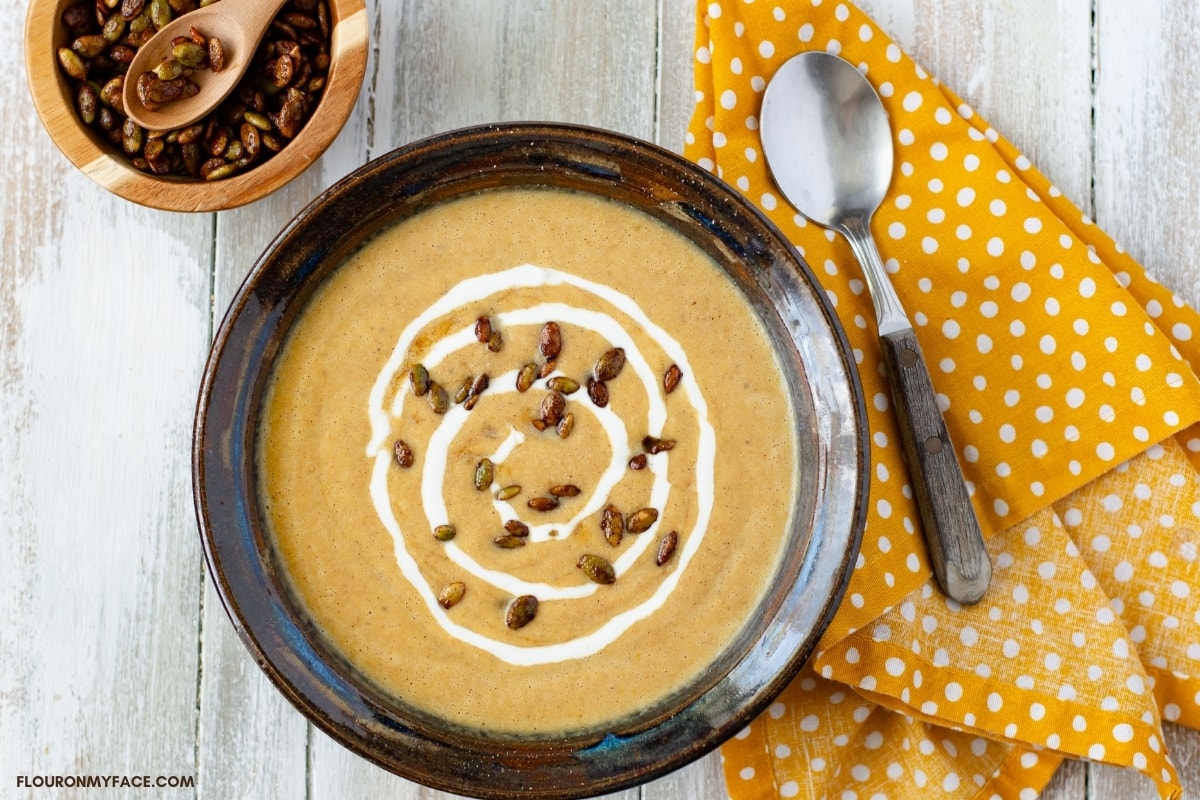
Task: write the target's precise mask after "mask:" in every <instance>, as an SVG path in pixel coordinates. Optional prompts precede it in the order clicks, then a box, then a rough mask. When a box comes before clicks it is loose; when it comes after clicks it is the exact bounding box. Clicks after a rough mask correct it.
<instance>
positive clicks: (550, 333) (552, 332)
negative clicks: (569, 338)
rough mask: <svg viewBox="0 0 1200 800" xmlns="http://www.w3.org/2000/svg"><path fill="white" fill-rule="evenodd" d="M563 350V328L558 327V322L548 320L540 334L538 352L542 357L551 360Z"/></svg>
mask: <svg viewBox="0 0 1200 800" xmlns="http://www.w3.org/2000/svg"><path fill="white" fill-rule="evenodd" d="M561 350H562V330H561V329H560V328H559V327H558V323H557V322H547V323H546V324H545V325H544V326H542V332H541V333H540V334H538V352H539V353H541V354H542V357H543V358H545V359H547V360H549V359H552V358H557V357H558V354H559V352H560V351H561Z"/></svg>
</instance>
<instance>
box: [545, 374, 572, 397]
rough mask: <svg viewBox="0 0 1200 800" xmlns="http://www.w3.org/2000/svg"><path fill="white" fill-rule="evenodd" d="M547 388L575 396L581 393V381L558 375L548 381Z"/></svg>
mask: <svg viewBox="0 0 1200 800" xmlns="http://www.w3.org/2000/svg"><path fill="white" fill-rule="evenodd" d="M546 388H548V389H553V390H554V391H556V392H562V393H563V394H574V393H575V392H578V391H579V381H577V380H575V379H574V378H568V377H567V376H566V375H556V376H555V377H553V378H551V379H550V380H548V381H546Z"/></svg>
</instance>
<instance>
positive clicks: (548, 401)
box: [540, 390, 567, 425]
mask: <svg viewBox="0 0 1200 800" xmlns="http://www.w3.org/2000/svg"><path fill="white" fill-rule="evenodd" d="M566 408H567V399H566V398H565V397H563V396H562V392H558V391H553V390H551V391H550V393H549V394H547V395H546V396H545V397H543V398H542V404H541V407H540V411H541V412H542V420H543V421H544V422H545V423H546V424H547V425H557V424H558V421H559V420H560V419H562V416H563V412H564V411H565V410H566Z"/></svg>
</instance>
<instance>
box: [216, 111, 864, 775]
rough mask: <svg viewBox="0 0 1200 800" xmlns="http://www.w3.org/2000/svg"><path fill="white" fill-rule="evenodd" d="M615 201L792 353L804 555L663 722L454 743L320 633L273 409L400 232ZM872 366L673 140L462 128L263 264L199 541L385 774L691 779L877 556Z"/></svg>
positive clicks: (355, 747)
mask: <svg viewBox="0 0 1200 800" xmlns="http://www.w3.org/2000/svg"><path fill="white" fill-rule="evenodd" d="M522 185H534V186H553V187H561V188H568V189H573V190H577V191H583V192H589V193H593V194H596V195H600V196H603V197H608V198H612V199H616V200H618V201H621V202H624V203H627V204H629V205H632V206H633V207H635V208H637V209H639V210H641V211H642V212H644V213H647V214H649V215H651V216H653V217H656V218H657V219H660V220H662V221H664V222H665V223H667V224H668V225H669V226H671V227H673V228H675V229H676V230H678V231H680V232H682V233H683V234H684V235H685V236H688V237H689V238H691V239H692V241H694V242H695V243H697V244H698V245H699V246H700V247H701V248H702V249H704V250H705V251H706V252H708V253H709V254H710V255H712V256H713V258H714V259H715V260H716V261H717V262H718V263H719V264H720V265H721V266H722V267H723V268H724V269H725V270H726V272H727V273H728V274H729V276H730V279H731V280H732V281H733V282H734V283H735V284H736V285H738V286H739V287H740V288H741V290H742V292H743V293H744V294H745V295H746V296H747V298H748V299H749V300H750V301H751V304H752V306H753V307H754V308H755V309H756V311H757V312H758V313H759V316H760V317H761V318H763V321H764V325H765V327H766V328H767V330H768V333H769V334H770V335H771V336H772V338H773V339H774V340H775V344H776V348H777V351H778V352H779V355H780V361H781V363H782V364H783V367H784V373H785V375H786V377H787V379H788V381H789V391H791V392H792V393H793V396H794V398H795V406H796V416H797V436H798V439H799V441H800V458H801V460H802V465H803V466H802V468H801V470H800V471H799V472H800V477H799V478H798V482H797V491H796V505H795V510H794V514H793V517H794V523H793V525H794V530H793V531H792V532H791V534H790V535H791V536H792V539H791V544H792V547H790V548H789V549H788V552H787V554H786V555H785V558H784V562H783V564H782V565H781V566H780V568H779V572H778V575H777V578H776V579H775V580H774V581H773V582H772V584H771V586H770V588H769V589H768V591H767V595H766V597H765V599H764V600H763V602H762V604H761V605H760V607H759V609H757V610H756V612H755V613H754V614H752V615H751V617H752V619H753V621H752V622H751V623H749V624H748V625H747V628H746V631H744V632H743V634H741V635H739V637H737V638H735V640H734V642H733V643H731V645H730V647H729V648H728V652H727V653H726V654H725V655H724V656H722V658H721V659H719V661H718V664H717V665H715V666H714V667H713V668H712V669H710V670H709V671H708V672H707V673H706V674H705V676H704V678H703V680H702V681H701V682H698V683H697V685H696V686H695V687H692V690H691V691H684V692H681V693H679V694H678V695H677V696H673V697H671V698H667V699H666V700H664V701H663V703H661V704H659V706H656V707H655V708H653V709H649V710H648V712H647V715H646V716H645V717H644V718H640V719H639V720H637V721H634V722H631V723H630V724H628V725H624V724H619V725H615V726H613V727H612V728H610V729H606V730H603V731H592V732H586V733H581V734H579V735H572V736H567V737H563V738H557V739H536V740H535V739H515V738H505V737H496V736H487V735H484V734H482V733H478V732H472V731H466V730H462V729H456V728H453V727H452V726H449V725H447V724H444V723H439V721H438V720H436V719H431V718H430V717H429V715H427V714H423V713H420V712H415V711H413V710H411V709H408V708H406V707H405V706H404V705H403V704H402V702H400V701H397V700H396V699H395V698H390V697H388V696H387V695H386V694H385V693H383V692H382V691H380V690H378V689H376V688H374V687H373V686H372V685H371V684H369V683H368V682H367V681H365V679H362V678H361V677H360V676H358V675H357V673H356V672H355V670H354V669H353V668H352V667H350V666H348V665H347V664H345V663H344V662H343V661H342V660H341V659H340V658H339V657H338V656H336V654H334V653H333V651H332V648H330V647H329V646H328V645H326V644H325V643H324V641H323V639H322V638H321V637H320V636H319V635H316V634H315V633H314V631H313V630H312V629H311V628H312V626H311V623H310V622H308V621H307V620H306V619H305V617H304V614H303V613H302V612H300V611H299V610H298V609H299V605H298V604H297V603H295V602H294V601H293V600H292V598H291V595H290V592H289V590H288V588H287V585H286V582H285V577H284V575H283V574H282V569H281V568H279V567H278V566H277V564H276V562H275V558H274V555H273V553H272V546H271V543H270V539H269V537H268V535H267V534H266V533H265V532H264V530H263V524H262V522H261V520H260V516H259V512H258V507H257V498H256V496H255V491H254V490H255V485H256V478H255V468H256V467H255V464H254V463H253V462H254V458H253V454H254V452H255V444H254V442H255V435H256V424H255V418H256V413H257V408H258V404H259V402H260V398H261V395H262V392H263V389H264V385H265V383H266V380H267V378H268V376H269V374H270V369H271V363H272V361H273V359H274V357H275V355H276V354H277V352H278V350H279V347H280V345H281V342H282V339H283V337H284V335H285V334H286V331H287V328H288V327H289V325H290V323H291V321H292V320H293V319H294V318H295V317H296V315H297V313H298V311H299V310H300V308H302V306H303V304H304V302H305V301H306V300H307V298H308V297H309V296H310V295H311V292H312V290H313V288H314V287H315V286H316V285H317V284H318V283H319V282H320V280H321V279H322V277H323V276H324V275H326V274H328V273H329V272H331V271H332V270H333V269H335V268H336V266H337V265H338V264H340V263H342V262H343V261H344V260H345V258H346V257H347V256H348V255H349V254H350V253H351V252H353V251H354V250H355V249H356V248H357V247H358V246H359V245H360V244H361V243H362V242H363V241H364V240H365V239H367V238H369V237H370V236H371V235H372V234H373V233H375V232H376V231H378V230H380V229H381V228H382V227H384V226H387V225H390V224H393V223H394V222H395V221H397V220H399V219H403V218H405V217H406V216H409V215H411V214H413V213H415V212H417V211H419V210H420V209H422V208H424V207H427V206H428V205H430V204H434V203H439V202H443V201H445V200H448V199H452V198H454V197H456V196H459V195H462V194H466V193H474V192H479V191H486V190H489V189H494V188H501V187H511V186H522ZM854 363H855V362H854V359H853V355H852V352H851V349H850V346H849V344H848V342H847V340H846V337H845V334H844V331H843V330H842V328H841V326H840V325H839V323H838V321H837V318H836V317H835V315H834V313H833V309H832V306H831V304H830V302H829V299H828V298H827V297H826V294H825V291H824V290H823V289H822V288H821V286H820V285H819V284H818V282H817V280H816V279H815V277H814V276H813V274H812V272H811V270H810V269H809V268H808V266H807V265H806V264H805V263H804V261H803V260H802V258H801V257H800V255H799V254H798V253H797V252H796V250H795V248H794V247H792V245H791V244H790V243H789V242H788V241H787V240H786V239H785V238H784V236H783V235H782V233H780V232H779V230H778V229H776V228H775V226H774V225H772V223H771V222H770V221H769V220H767V218H766V217H765V216H763V215H762V214H761V213H760V212H759V211H758V210H757V209H755V208H754V207H753V206H752V205H751V204H750V203H749V202H747V201H746V200H745V199H744V198H743V197H742V196H741V195H740V194H739V193H738V192H737V191H736V190H735V189H733V188H732V187H730V186H729V185H727V184H725V183H724V182H723V181H721V180H719V179H717V178H715V177H714V176H713V175H711V174H710V173H708V172H707V171H705V170H703V169H701V168H700V167H698V166H696V165H695V164H692V163H691V162H689V161H686V160H685V159H683V158H682V157H680V156H678V155H676V154H674V153H671V152H670V151H668V150H665V149H663V148H661V147H658V146H656V145H653V144H650V143H647V142H644V141H641V140H638V139H634V138H631V137H628V136H624V135H621V134H617V133H612V132H608V131H603V130H598V129H594V128H587V127H582V126H577V125H566V124H555V123H511V124H497V125H487V126H479V127H474V128H468V129H463V130H457V131H451V132H448V133H444V134H441V135H437V136H433V137H431V138H428V139H425V140H422V141H419V142H416V143H413V144H410V145H407V146H405V147H402V148H400V149H398V150H395V151H393V152H391V153H389V154H387V155H384V156H381V157H380V158H377V159H375V160H373V161H371V162H369V163H367V164H365V165H364V166H362V167H361V168H359V169H357V170H355V171H354V172H353V173H351V174H350V175H349V176H347V177H346V178H344V179H343V180H342V181H340V182H339V183H337V184H336V185H334V186H333V187H331V188H330V189H328V190H327V191H325V192H324V193H322V194H321V195H320V196H319V197H317V198H316V199H315V200H314V201H313V202H312V203H311V204H310V205H309V206H308V207H307V208H305V209H304V210H303V211H301V212H300V214H298V215H297V216H296V217H295V218H294V219H293V220H292V221H291V222H290V223H289V224H288V225H287V226H286V227H284V229H283V230H282V231H281V232H280V233H279V234H278V236H277V237H276V238H275V240H274V241H273V242H272V243H271V244H270V245H269V246H268V247H267V249H266V250H265V252H264V253H263V254H262V255H261V256H260V257H259V259H258V260H257V261H256V263H255V264H254V266H253V268H252V269H251V271H250V273H249V275H248V277H247V278H246V281H245V283H244V284H243V285H242V287H241V289H240V290H239V291H238V293H237V295H236V296H235V298H234V299H233V301H232V303H231V305H230V308H229V310H228V312H227V314H226V316H225V319H224V321H223V323H222V324H221V327H220V329H219V330H218V332H217V334H216V337H215V340H214V343H213V347H212V352H211V354H210V356H209V360H208V364H207V366H206V368H205V372H204V377H203V382H202V385H201V389H200V394H199V400H198V406H197V411H196V420H195V430H194V440H193V484H194V491H195V502H196V514H197V520H198V523H199V528H200V533H201V540H202V543H203V547H204V551H205V557H206V560H207V563H208V568H209V574H210V575H211V577H212V579H213V581H214V583H215V585H216V588H217V591H218V593H219V594H220V597H221V601H222V603H223V604H224V607H225V610H226V612H227V613H228V614H229V617H230V619H231V620H232V622H233V624H234V627H235V628H236V629H237V632H238V634H239V635H240V636H241V639H242V641H243V643H244V644H245V645H246V647H247V648H248V649H249V651H250V653H251V654H252V655H253V657H254V658H255V660H256V661H257V663H258V664H259V666H260V667H261V668H262V669H263V671H264V672H266V674H267V676H268V677H269V678H270V679H271V681H272V682H273V683H274V684H275V686H276V687H277V688H278V689H279V690H280V691H281V692H282V693H283V694H284V695H285V696H286V697H287V698H288V699H289V700H290V701H291V702H292V703H293V704H294V705H295V706H296V707H297V708H298V709H299V710H300V711H301V712H302V713H303V714H304V715H305V716H306V717H307V718H308V719H309V720H310V721H311V722H313V723H314V724H315V725H317V726H318V727H319V728H321V729H322V730H323V731H325V732H326V733H328V734H329V735H330V736H331V737H333V738H334V739H335V740H337V741H338V742H340V743H341V744H343V745H345V746H346V747H348V748H349V749H351V750H352V751H354V752H356V753H358V754H359V755H361V756H363V757H365V758H367V759H369V760H370V761H372V762H374V763H376V764H378V765H380V766H382V767H384V768H385V769H387V770H390V771H392V772H394V773H396V774H398V775H400V776H402V777H405V778H408V779H410V780H413V781H417V782H419V783H422V784H425V785H427V786H430V787H433V788H435V789H439V790H444V791H449V792H454V793H457V794H463V795H470V796H475V797H481V798H576V797H588V796H592V795H597V794H602V793H606V792H612V791H617V790H619V789H622V788H625V787H629V786H633V785H636V784H640V783H643V782H645V781H648V780H651V779H653V778H655V777H658V776H660V775H663V774H665V773H667V772H669V771H671V770H674V769H677V768H679V767H681V766H683V765H685V764H687V763H689V762H691V761H693V760H695V759H697V758H699V757H700V756H702V755H704V754H705V753H707V752H709V751H710V750H712V749H713V748H715V747H717V746H718V745H720V744H721V743H722V742H724V741H725V740H726V739H728V738H730V737H731V736H733V735H734V734H736V733H737V732H738V731H740V730H741V729H742V728H744V727H745V726H746V725H747V724H748V723H749V722H750V721H751V719H752V718H753V717H754V716H756V715H757V714H758V713H760V712H761V711H763V710H764V709H765V708H766V707H767V705H768V704H769V703H770V702H771V701H772V700H773V699H774V698H775V696H776V695H777V694H778V693H779V692H780V691H782V689H783V688H784V687H785V686H786V685H787V683H788V682H789V681H790V680H791V679H792V678H793V677H794V676H795V675H796V673H797V672H798V671H799V670H800V668H801V667H802V666H803V664H804V663H805V661H807V659H808V658H809V656H810V655H811V654H812V651H813V648H814V647H815V645H816V643H817V641H818V640H819V638H820V636H821V634H822V632H823V631H824V630H825V628H826V627H827V625H828V623H829V621H830V619H831V618H832V616H833V613H834V611H835V610H836V608H837V606H838V604H839V602H840V601H841V597H842V594H843V592H844V591H845V586H846V583H847V581H848V579H849V575H850V572H851V571H852V570H853V567H854V563H855V561H856V559H857V557H858V550H859V544H860V540H861V536H862V530H863V525H864V519H865V509H866V505H867V504H866V495H867V481H868V476H869V471H870V470H869V466H868V458H869V456H868V453H869V447H868V438H867V429H866V424H865V418H866V416H865V403H864V400H863V392H862V387H861V385H860V383H859V379H858V374H857V371H856V368H855V365H854Z"/></svg>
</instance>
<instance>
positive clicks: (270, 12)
mask: <svg viewBox="0 0 1200 800" xmlns="http://www.w3.org/2000/svg"><path fill="white" fill-rule="evenodd" d="M285 2H287V0H221V2H219V3H213V4H212V5H208V6H204V7H203V8H198V9H196V10H195V11H191V12H189V13H187V14H184V15H183V16H180V17H176V18H175V19H173V20H171V22H170V23H168V24H167V25H166V26H165V27H164V28H163V29H162V30H160V31H159V32H158V33H156V34H155V35H154V38H152V39H151V40H150V41H148V42H146V43H145V44H144V45H142V46H141V47H139V48H138V51H137V55H136V56H135V57H134V59H133V62H132V63H130V65H129V71H128V72H126V73H125V88H124V101H125V112H126V116H128V117H129V118H130V119H131V120H133V121H134V122H136V123H137V124H138V125H141V126H142V127H143V128H146V129H147V130H152V131H166V130H173V129H175V128H182V127H185V126H187V125H191V124H192V123H193V122H196V121H197V120H199V119H203V118H204V117H205V115H207V114H208V113H209V112H210V111H212V110H213V109H214V108H216V107H217V105H219V104H220V102H221V101H222V100H224V99H225V98H226V97H228V96H229V93H230V92H232V91H233V90H234V88H235V87H236V86H237V85H238V82H239V81H241V79H242V76H243V75H244V74H245V73H246V69H247V68H248V67H249V66H250V60H251V59H252V58H253V57H254V52H255V50H257V49H258V43H259V42H260V41H262V37H263V34H265V33H266V32H267V28H269V27H270V25H271V21H272V20H273V19H275V15H276V14H277V13H278V12H279V9H280V8H282V7H283V4H284V3H285ZM192 28H195V29H196V30H197V31H199V32H200V33H201V34H203V35H204V37H205V38H206V39H211V38H213V37H216V38H218V39H220V40H221V44H222V47H223V50H224V52H225V64H224V66H223V67H222V69H221V70H220V71H219V72H213V71H212V70H211V69H198V70H196V71H195V72H193V73H192V75H191V78H190V79H191V81H192V82H194V83H195V84H196V85H197V86H199V87H200V91H199V93H198V94H195V95H193V96H192V97H184V98H180V99H178V100H172V101H170V102H166V103H162V104H160V105H159V107H158V108H157V109H153V110H152V109H149V108H147V107H146V106H144V105H142V101H141V99H139V98H138V92H137V79H138V76H140V75H141V74H142V73H143V72H150V71H153V70H154V68H155V67H157V66H158V65H159V64H161V63H162V62H163V61H165V60H166V59H167V58H170V56H171V50H172V44H171V40H172V39H174V38H175V37H177V36H187V35H188V34H189V33H190V31H191V29H192Z"/></svg>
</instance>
